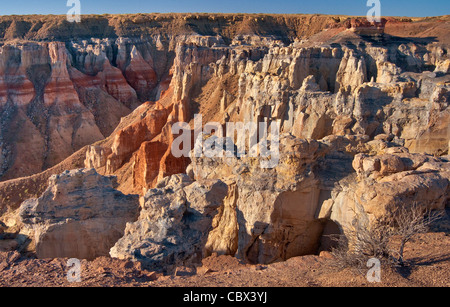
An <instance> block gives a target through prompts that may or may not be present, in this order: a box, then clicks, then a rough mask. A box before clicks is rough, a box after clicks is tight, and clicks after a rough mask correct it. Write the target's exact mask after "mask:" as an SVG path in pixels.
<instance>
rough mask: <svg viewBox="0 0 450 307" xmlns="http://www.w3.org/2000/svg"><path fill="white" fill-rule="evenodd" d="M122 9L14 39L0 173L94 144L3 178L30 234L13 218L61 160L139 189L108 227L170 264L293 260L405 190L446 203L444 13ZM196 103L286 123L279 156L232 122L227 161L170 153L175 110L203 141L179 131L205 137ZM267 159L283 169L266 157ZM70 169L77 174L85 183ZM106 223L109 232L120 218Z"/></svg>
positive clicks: (246, 118)
mask: <svg viewBox="0 0 450 307" xmlns="http://www.w3.org/2000/svg"><path fill="white" fill-rule="evenodd" d="M24 18H25V17H24ZM27 18H28V17H27ZM30 18H31V17H30ZM36 18H37V17H36ZM55 18H56V19H58V18H59V17H55ZM92 18H93V17H88V16H86V18H84V19H83V20H84V21H83V22H84V25H87V24H90V23H91V22H93V19H92ZM124 18H125V17H123V16H108V17H98V19H95V20H94V21H95V22H97V23H98V22H100V21H103V22H104V24H103V23H99V24H97V28H100V29H103V32H101V33H102V34H98V33H97V34H98V35H97V36H95V35H94V38H86V37H81V36H82V35H81V34H80V32H77V31H80V28H79V26H80V25H79V24H76V25H75V24H74V25H73V29H72V30H73V31H74V32H72V34H71V35H72V36H73V37H72V38H71V39H70V40H64V39H61V40H62V41H64V42H56V40H57V39H55V42H50V43H49V42H43V41H40V39H41V38H40V36H39V35H41V34H42V32H46V33H53V34H52V35H56V34H55V33H54V32H53V31H52V29H49V28H45V27H43V28H42V29H43V30H42V32H39V33H37V32H36V31H34V30H32V29H28V30H26V31H25V30H24V31H25V34H24V35H25V36H26V37H27V38H32V39H34V40H36V41H34V42H20V43H19V42H16V41H15V42H12V41H11V42H6V43H5V44H4V45H3V47H2V48H3V49H2V52H1V54H0V93H1V95H0V116H1V130H0V167H1V169H0V176H3V177H2V178H3V179H8V178H13V177H14V176H16V175H17V176H21V175H23V174H28V173H36V172H39V171H40V170H43V169H47V168H48V167H49V166H51V165H53V164H54V163H56V162H57V161H59V160H61V159H63V158H64V157H65V156H67V155H70V154H71V152H73V151H74V150H76V149H78V148H80V147H82V149H81V150H80V152H81V153H80V152H78V155H77V156H76V158H74V155H72V156H71V157H69V158H68V159H67V160H65V162H64V163H63V164H58V165H59V166H58V165H57V167H56V168H51V169H48V170H47V171H46V172H44V173H40V174H38V175H35V176H33V177H30V178H28V179H17V180H15V181H14V180H13V181H9V182H6V183H3V184H0V197H1V199H0V209H1V210H2V212H1V213H2V214H3V213H4V215H2V216H1V220H2V221H4V223H5V226H7V228H9V229H7V231H22V228H23V227H22V225H20V223H14V210H15V209H16V208H17V204H18V203H21V201H22V200H24V199H26V198H28V197H30V195H33V194H34V195H35V196H39V195H40V194H41V193H42V189H43V186H45V182H46V181H47V178H48V177H49V176H51V175H52V174H55V173H60V172H61V170H62V169H72V168H79V167H82V166H83V165H78V164H79V163H80V161H81V164H83V163H84V166H85V167H86V168H95V170H96V172H97V173H98V174H101V175H105V176H109V175H114V176H117V183H118V186H117V189H118V190H120V191H121V192H122V193H125V194H130V193H131V194H139V195H140V196H142V202H141V205H142V212H141V214H140V217H139V219H137V220H132V219H131V221H132V223H130V224H128V226H127V229H126V230H125V235H124V236H123V237H122V238H120V240H119V237H117V236H115V237H114V239H113V238H112V237H108V236H109V234H105V236H107V237H108V239H105V240H104V241H105V242H108V246H112V245H114V248H112V249H111V251H110V254H111V255H113V256H114V257H119V258H124V259H132V260H136V261H141V262H142V263H144V264H145V265H146V266H148V267H151V268H154V269H158V270H159V269H162V270H164V269H166V270H170V269H171V266H173V265H174V264H179V263H185V264H189V263H191V262H195V261H197V260H198V259H199V258H201V257H203V256H207V255H211V254H214V253H218V254H226V255H233V256H236V257H239V258H240V259H242V260H243V261H245V262H251V263H270V262H275V261H282V260H286V259H288V258H290V257H294V256H298V255H304V254H310V253H315V252H317V250H318V249H319V248H320V246H319V245H320V244H321V239H320V238H321V237H322V235H323V234H324V233H329V232H330V225H334V226H336V227H337V230H336V229H335V231H342V230H343V229H344V228H345V226H346V225H349V224H351V223H352V221H353V220H355V219H363V220H364V219H367V220H369V221H370V220H372V219H374V218H376V217H378V216H380V215H384V214H388V213H389V212H390V210H391V209H392V208H393V207H398V206H401V205H404V204H409V203H417V202H418V203H423V204H425V203H426V204H427V206H429V207H430V208H434V209H442V208H443V207H445V206H448V205H447V204H448V197H447V196H446V195H448V161H447V160H446V158H442V157H444V156H445V155H447V154H448V150H449V139H450V137H449V133H450V130H449V127H450V126H449V116H448V114H449V110H450V109H449V81H450V75H449V74H448V69H447V66H448V65H447V62H448V60H449V58H448V54H449V53H448V47H447V46H446V45H445V44H444V43H443V42H444V41H445V40H446V37H445V36H447V35H442V33H441V34H439V33H436V31H438V30H439V29H441V28H442V24H446V23H448V21H446V19H445V18H444V17H442V20H441V21H440V22H436V21H435V20H434V19H431V21H426V22H425V21H420V20H419V21H417V22H416V21H415V22H412V21H411V20H409V21H408V20H398V19H395V18H389V19H387V20H383V21H382V23H381V24H368V23H366V22H364V20H361V19H358V18H356V19H355V18H353V19H352V18H346V17H333V18H322V17H320V16H309V17H305V16H285V17H281V16H266V15H261V16H260V15H258V16H247V15H243V16H241V15H236V16H232V15H230V16H228V15H227V16H225V15H204V14H184V15H183V14H181V15H176V16H168V15H164V14H162V15H152V14H148V15H139V16H128V17H126V18H130V19H132V20H127V19H126V18H125V19H124ZM280 18H281V19H280ZM2 22H3V21H2ZM30 22H31V23H33V22H32V21H30ZM171 22H173V23H171ZM433 24H434V26H433V27H432V26H431V25H433ZM137 25H138V26H137ZM5 27H9V25H7V26H5ZM396 27H403V28H404V29H406V30H403V31H404V33H403V34H402V32H401V31H400V30H399V28H396ZM420 27H423V28H426V29H427V30H426V31H425V32H423V31H424V30H423V29H422V30H420ZM59 29H60V32H59V33H57V34H58V35H60V36H58V37H63V38H64V37H66V36H65V35H67V33H66V32H65V27H64V26H63V25H61V26H60V27H59ZM77 29H78V30H77ZM419 30H420V31H419ZM306 31H310V33H306ZM406 32H407V33H408V34H407V33H406ZM419 32H420V33H421V34H420V35H418V36H417V37H414V35H410V34H409V33H419ZM430 33H436V36H435V37H436V39H435V41H431V40H430V38H429V35H430ZM6 34H8V35H6ZM6 34H4V35H6V36H12V37H14V35H13V33H6ZM255 34H257V35H255ZM1 35H2V32H1V30H0V36H1ZM57 93H60V94H57ZM196 114H201V115H202V117H203V124H206V123H207V122H217V123H218V125H219V126H221V125H223V126H225V125H226V124H227V123H236V122H243V123H245V124H248V123H261V122H264V123H267V124H271V123H276V124H277V126H279V130H280V132H281V138H280V142H279V155H275V153H274V156H271V159H269V158H268V157H266V158H265V159H261V158H260V157H252V156H251V155H244V156H237V153H236V152H235V151H236V150H237V149H238V148H239V149H242V147H241V146H240V145H242V144H239V142H238V140H237V137H235V136H234V134H233V135H231V133H230V135H224V140H225V141H226V142H227V144H228V143H236V145H237V146H236V148H235V147H234V144H233V146H232V147H230V148H231V149H230V148H228V149H230V150H231V151H232V152H228V154H230V155H229V156H227V157H226V158H224V157H223V156H222V157H208V156H205V155H203V156H196V155H193V156H192V155H191V156H190V157H178V156H174V154H173V152H172V145H173V144H175V145H176V144H177V143H176V139H177V137H178V136H179V135H178V134H173V133H172V128H173V127H174V124H175V123H178V122H185V123H187V125H188V126H189V128H186V133H187V135H189V133H190V134H191V140H190V143H191V144H183V145H191V147H190V148H189V149H192V147H193V145H195V144H194V138H192V135H194V136H195V133H196V132H198V131H194V128H196V127H194V126H195V125H194V124H195V123H194V122H195V120H194V116H195V115H196ZM197 128H198V127H197ZM243 130H245V129H243ZM239 132H241V131H238V133H239ZM227 133H228V132H227ZM219 134H220V133H218V131H216V132H215V133H214V134H211V133H205V135H203V136H202V138H200V139H197V140H195V141H199V140H203V141H206V140H208V141H211V140H218V139H221V138H220V137H221V136H220V135H219ZM269 139H270V142H269V143H270V144H271V146H274V147H276V144H278V143H277V142H276V138H272V137H269ZM259 141H261V138H260V139H259ZM188 143H189V142H188ZM84 145H87V146H86V147H83V146H84ZM197 145H198V144H197ZM244 147H245V146H244ZM25 148H26V149H27V150H23V149H25ZM215 149H218V150H219V151H222V147H221V146H218V147H217V148H215ZM246 149H247V150H250V149H252V150H253V149H255V148H247V147H246ZM80 156H82V157H81V158H80ZM43 157H44V158H43ZM272 159H273V160H272ZM269 160H270V161H271V162H274V161H275V162H274V164H272V166H271V167H269V168H264V167H261V163H263V164H264V165H266V166H267V165H268V164H267V162H269ZM23 161H26V163H23ZM62 165H64V167H63V166H62ZM75 166H76V167H75ZM180 173H186V174H187V175H180ZM89 176H91V175H89ZM92 176H94V175H92ZM95 176H98V175H95ZM95 176H94V177H95ZM72 177H73V178H72ZM72 177H71V179H70V180H68V182H67V183H66V185H67V186H72V187H73V184H74V183H71V184H69V182H78V181H77V180H78V179H76V178H75V177H76V176H75V175H74V176H72ZM101 178H103V177H101ZM99 180H100V179H99ZM102 180H103V179H102ZM75 186H76V185H75ZM80 189H81V188H80ZM16 191H18V192H19V193H16ZM77 191H78V190H77ZM21 192H23V193H21ZM91 192H92V191H91ZM46 193H47V194H46ZM51 193H53V192H52V191H50V190H48V191H46V192H45V193H44V195H43V196H42V197H41V198H40V200H39V199H38V200H34V201H33V202H34V203H36V202H37V203H38V204H40V202H39V201H42V202H43V201H44V200H45V201H47V199H46V198H45V197H50V194H51ZM77 193H81V195H84V193H88V192H87V191H86V192H83V191H82V190H80V191H79V192H77ZM117 193H118V192H117ZM45 195H47V196H45ZM52 195H53V194H52ZM70 195H71V194H67V197H69V196H70ZM52 197H53V196H52ZM44 198H45V199H44ZM50 203H51V202H50ZM75 203H76V202H75ZM111 203H114V202H113V201H111ZM67 206H68V208H71V206H70V205H69V204H67ZM80 206H81V205H80ZM38 207H39V206H38ZM83 208H84V207H83ZM30 210H31V209H30ZM95 210H97V209H95ZM101 210H103V209H101ZM119 211H120V210H119ZM24 212H25V211H24ZM83 212H84V211H83ZM106 212H108V211H106ZM33 214H34V213H33ZM36 214H37V213H36ZM36 214H34V215H36ZM61 214H68V215H70V214H72V213H71V212H65V211H62V213H61ZM34 215H33V219H38V217H36V218H35V217H34ZM37 215H44V213H39V214H37ZM30 216H31V215H30ZM99 216H100V217H101V216H102V215H99ZM24 217H26V215H24ZM136 218H137V217H136ZM30 219H31V218H25V220H26V221H30ZM92 219H93V220H95V218H94V217H92V218H88V220H89V221H90V220H92ZM45 220H49V221H51V222H48V223H47V222H46V223H47V224H45V223H37V224H36V225H37V226H36V227H37V229H44V230H42V233H45V234H47V233H51V232H49V231H55V232H57V234H58V236H60V237H61V238H63V237H64V236H65V235H66V234H67V235H68V236H72V235H73V234H72V233H73V232H74V229H73V228H70V227H72V226H70V225H71V224H70V223H69V225H66V224H65V223H64V222H63V221H62V220H61V221H60V220H57V221H56V220H55V221H53V217H51V216H46V217H45ZM121 221H123V220H121ZM120 223H121V222H120ZM82 224H83V225H84V224H86V225H91V224H89V223H88V222H86V221H83V223H82ZM94 224H95V223H94ZM46 225H47V226H48V225H51V227H54V229H55V230H52V229H53V228H51V229H50V230H47V228H45V227H47V226H46ZM74 225H78V224H74ZM120 225H124V224H120ZM97 226H98V224H95V226H86V227H88V228H89V227H93V228H92V229H94V228H95V227H97ZM49 227H50V226H49ZM77 227H78V226H77ZM80 227H82V226H80ZM83 227H84V226H83ZM99 227H100V226H99ZM102 227H103V228H102V230H99V232H100V233H103V231H107V230H108V229H109V228H108V227H106V226H102ZM339 227H340V229H339ZM89 229H91V228H89ZM39 231H41V230H39ZM32 236H33V237H35V236H34V234H33V235H32ZM49 236H50V234H49ZM38 237H39V238H41V236H38ZM46 238H47V237H45V236H44V237H42V240H43V241H42V242H49V243H48V244H50V245H51V244H54V246H57V244H56V243H55V242H54V241H52V240H53V239H51V238H50V239H46ZM52 238H53V237H52ZM44 239H45V240H44ZM46 240H47V241H46ZM83 240H85V239H83ZM86 240H87V239H86ZM92 240H93V241H95V240H98V238H93V239H92ZM114 240H116V241H117V240H118V241H117V242H113V241H114ZM42 242H41V243H39V244H40V245H39V246H41V245H42V244H44V243H42ZM58 242H59V241H58ZM45 244H47V243H45ZM89 244H91V243H88V245H89ZM89 246H90V245H89ZM52 248H53V247H50V248H49V249H48V250H52ZM58 248H59V247H58ZM62 248H63V247H61V249H62ZM64 248H65V247H64ZM322 248H323V246H322ZM105 249H106V245H105V246H102V253H104V250H105ZM84 252H86V253H88V251H85V250H84V251H83V253H84ZM89 252H90V251H89ZM38 253H43V252H42V249H40V248H39V252H38Z"/></svg>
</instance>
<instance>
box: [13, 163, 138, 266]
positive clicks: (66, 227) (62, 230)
mask: <svg viewBox="0 0 450 307" xmlns="http://www.w3.org/2000/svg"><path fill="white" fill-rule="evenodd" d="M116 187H117V182H116V179H115V178H112V177H104V176H101V175H99V174H97V172H96V171H95V170H93V169H90V170H88V169H81V170H74V171H70V172H69V171H67V172H64V173H62V174H60V175H55V176H52V177H51V178H50V180H49V186H48V188H47V190H46V191H45V192H44V193H43V194H42V195H41V196H40V197H39V198H37V199H30V200H27V201H25V202H24V203H23V204H22V205H21V207H20V209H19V216H20V218H21V222H22V223H23V224H24V226H25V227H24V228H23V230H22V231H23V232H24V233H26V234H27V235H29V236H30V238H31V239H32V246H33V245H34V249H33V250H35V252H36V255H37V256H38V257H39V258H58V257H61V258H78V259H94V258H96V257H100V256H106V255H108V253H109V250H110V249H111V247H112V246H113V245H114V244H115V242H116V241H117V240H118V239H119V238H120V237H122V236H123V233H124V230H125V225H126V223H129V222H133V221H135V220H136V219H137V217H138V215H139V200H138V197H137V196H132V195H130V196H126V195H123V194H122V193H121V192H119V191H117V190H115V188H116Z"/></svg>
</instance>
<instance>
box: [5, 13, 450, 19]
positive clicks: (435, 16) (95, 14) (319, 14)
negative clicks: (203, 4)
mask: <svg viewBox="0 0 450 307" xmlns="http://www.w3.org/2000/svg"><path fill="white" fill-rule="evenodd" d="M139 14H142V15H151V14H171V15H181V14H209V15H211V14H214V15H292V16H294V15H318V16H344V17H366V16H365V15H350V14H348V15H347V14H327V13H242V12H234V13H220V12H150V13H147V12H146V13H84V14H83V13H82V14H81V16H105V15H139ZM66 15H67V14H52V13H50V14H1V13H0V16H1V17H8V16H11V17H12V16H66ZM447 16H450V14H445V15H433V16H408V15H404V16H400V15H383V16H381V17H382V18H383V17H397V18H437V17H447Z"/></svg>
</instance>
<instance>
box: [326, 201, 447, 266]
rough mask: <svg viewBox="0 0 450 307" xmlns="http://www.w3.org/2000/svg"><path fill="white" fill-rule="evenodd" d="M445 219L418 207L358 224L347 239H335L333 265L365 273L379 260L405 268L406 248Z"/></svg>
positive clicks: (346, 236)
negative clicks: (370, 265)
mask: <svg viewBox="0 0 450 307" xmlns="http://www.w3.org/2000/svg"><path fill="white" fill-rule="evenodd" d="M443 216H444V213H443V212H442V211H432V210H430V209H427V208H426V207H425V206H423V205H419V204H417V203H414V204H412V205H411V206H402V207H399V208H396V209H395V210H393V212H391V214H389V215H386V216H384V217H383V218H380V219H377V220H375V221H372V222H371V223H369V222H361V221H357V222H356V223H355V224H354V225H353V227H352V228H350V227H349V228H346V229H345V231H344V232H345V235H340V236H334V237H332V239H333V240H335V241H336V246H335V247H334V248H333V249H332V254H333V256H334V262H333V264H334V265H335V266H336V267H339V268H349V267H350V268H355V269H357V270H358V271H360V272H361V273H362V272H363V271H364V270H366V269H367V266H366V264H367V261H368V260H369V259H371V258H377V259H379V260H380V261H381V263H382V264H383V265H387V266H391V267H395V266H405V265H406V262H405V259H404V255H403V254H404V250H405V245H406V244H407V243H408V242H410V241H411V240H412V239H413V238H414V236H415V235H417V234H420V233H426V232H427V231H429V227H430V226H431V225H432V224H433V223H434V222H436V221H437V220H439V219H441V218H442V217H443Z"/></svg>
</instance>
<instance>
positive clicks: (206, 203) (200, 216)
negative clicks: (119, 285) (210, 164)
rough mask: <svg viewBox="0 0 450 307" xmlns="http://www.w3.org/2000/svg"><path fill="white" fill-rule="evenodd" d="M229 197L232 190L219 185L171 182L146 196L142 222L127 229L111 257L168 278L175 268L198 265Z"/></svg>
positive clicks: (171, 179) (173, 178)
mask: <svg viewBox="0 0 450 307" xmlns="http://www.w3.org/2000/svg"><path fill="white" fill-rule="evenodd" d="M227 192H228V187H227V185H226V184H224V183H223V182H221V181H219V180H208V181H205V182H198V181H197V182H192V180H191V179H190V178H189V177H188V176H187V175H174V176H171V177H167V178H166V179H165V180H163V181H161V182H160V183H159V184H158V186H157V188H155V189H151V190H149V191H148V192H147V194H146V195H145V196H144V204H143V207H142V211H141V214H140V216H139V219H138V220H137V221H136V222H135V223H129V224H127V227H126V230H125V235H124V236H123V237H122V238H121V239H120V240H119V241H118V242H117V243H116V244H115V245H114V247H113V248H112V249H111V252H110V254H111V256H112V257H114V258H119V259H131V260H135V261H140V262H141V263H142V264H143V265H144V266H145V267H146V268H148V269H151V270H165V271H169V272H170V271H171V270H172V269H175V268H176V265H184V264H186V265H188V264H192V263H195V262H197V263H199V262H200V260H201V259H202V257H203V256H204V255H203V248H204V245H205V244H206V240H207V238H208V232H209V231H210V230H211V227H212V226H211V224H212V220H213V218H214V216H215V215H216V214H217V212H218V210H219V208H220V207H221V206H222V203H223V199H224V198H225V196H226V195H227Z"/></svg>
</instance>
